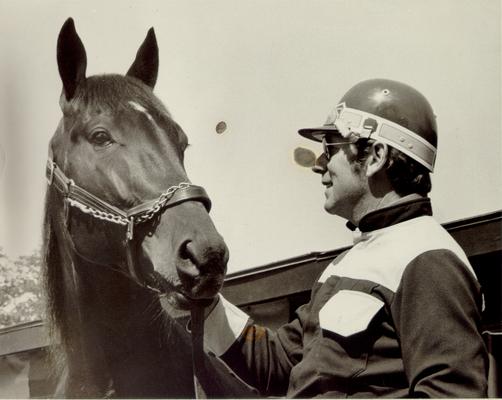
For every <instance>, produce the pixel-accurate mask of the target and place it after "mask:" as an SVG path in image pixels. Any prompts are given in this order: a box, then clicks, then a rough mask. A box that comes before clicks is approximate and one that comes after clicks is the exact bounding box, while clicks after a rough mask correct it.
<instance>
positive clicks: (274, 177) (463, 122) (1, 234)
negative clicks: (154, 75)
mask: <svg viewBox="0 0 502 400" xmlns="http://www.w3.org/2000/svg"><path fill="white" fill-rule="evenodd" d="M70 16H71V17H73V18H74V20H75V24H76V28H77V31H78V33H79V35H80V37H81V38H82V41H83V42H84V45H85V47H86V50H87V57H88V68H87V73H88V75H91V74H95V73H103V72H108V73H111V72H119V73H124V72H125V71H127V69H128V68H129V66H130V64H131V63H132V61H133V59H134V56H135V54H136V51H137V49H138V46H139V45H140V44H141V42H142V41H143V39H144V37H145V35H146V32H147V30H148V29H149V28H150V27H151V26H153V27H154V28H155V31H156V35H157V40H158V42H159V48H160V71H159V79H158V82H157V86H156V89H155V92H156V94H157V95H158V96H159V97H160V99H161V100H162V101H163V102H164V103H165V104H166V106H167V107H168V108H169V110H170V111H171V113H172V115H173V116H174V118H175V119H176V121H177V122H178V123H179V124H180V125H181V126H182V127H183V128H184V130H185V132H186V133H187V135H188V137H189V139H190V143H191V144H192V146H191V147H190V149H189V150H188V152H187V153H186V169H187V171H188V174H189V177H190V179H191V180H192V182H194V183H196V184H199V185H202V186H204V187H205V188H206V190H207V191H208V193H209V195H210V196H211V198H212V200H213V210H212V212H211V215H212V217H213V220H214V222H215V224H216V226H217V228H218V230H219V231H220V233H222V235H223V236H224V238H225V240H226V242H227V244H228V246H229V249H230V254H231V257H230V264H229V271H230V272H232V271H237V270H241V269H244V268H250V267H255V266H259V265H263V264H266V263H269V262H273V261H278V260H281V259H284V258H289V257H294V256H298V255H301V254H305V253H308V252H311V251H319V250H328V249H334V248H338V247H341V246H344V245H347V244H349V243H350V242H351V234H350V232H349V231H347V230H346V228H345V222H344V221H343V220H342V219H340V218H338V217H333V216H329V215H328V214H326V213H325V211H324V210H323V203H324V194H323V192H324V190H323V188H322V186H321V184H320V177H319V176H318V175H315V174H313V173H312V172H310V171H309V170H308V169H304V168H301V167H299V166H297V165H296V164H295V163H294V161H293V150H294V148H295V147H297V146H303V147H308V148H311V149H312V150H315V151H316V152H319V151H320V149H319V146H317V145H316V144H315V143H313V142H311V143H309V142H308V141H307V140H305V139H303V138H301V137H299V136H298V135H297V133H296V132H297V130H298V129H299V128H302V127H306V126H313V125H317V124H321V123H323V122H324V120H325V118H326V115H327V114H328V112H329V111H330V109H331V108H332V107H333V106H335V105H336V104H337V103H338V100H339V99H340V98H341V97H342V95H343V94H344V93H345V92H346V91H347V90H348V89H349V88H350V87H351V86H352V85H354V84H355V83H357V82H359V81H361V80H365V79H369V78H378V77H379V78H388V79H394V80H399V81H402V82H406V83H408V84H410V85H412V86H414V87H415V88H417V89H418V90H419V91H421V92H422V93H423V94H424V95H425V96H426V97H427V98H428V99H429V101H430V102H431V104H432V106H433V109H434V111H435V113H436V115H437V118H438V125H439V153H438V159H437V163H436V172H435V173H434V175H433V191H432V194H431V197H432V201H433V206H434V209H435V215H436V217H437V218H438V220H439V221H440V222H449V221H453V220H457V219H461V218H466V217H470V216H474V215H478V214H482V213H486V212H490V211H495V210H498V209H501V208H502V201H501V199H502V185H501V183H502V157H501V151H502V144H501V41H500V25H501V14H500V2H499V1H470V0H469V1H463V0H448V1H447V0H425V1H424V0H422V1H397V0H393V1H391V0H389V1H383V0H379V1H375V0H365V1H363V0H340V1H334V0H317V1H310V0H309V1H307V0H305V1H299V0H276V1H270V0H252V1H251V0H240V1H235V0H227V1H223V0H215V1H207V0H198V1H187V0H176V1H166V0H161V1H160V0H159V1H141V2H139V1H136V0H134V1H103V0H99V1H89V0H87V1H63V0H58V1H56V0H44V1H35V0H33V1H14V0H12V1H10V0H0V23H1V26H2V35H0V54H1V61H0V79H2V85H1V88H2V90H1V91H0V146H1V147H2V148H3V150H4V153H5V155H6V157H5V159H6V162H5V168H4V171H3V173H2V174H0V246H1V247H3V248H4V249H5V250H6V252H7V254H8V255H9V256H11V257H15V256H17V255H20V254H28V253H31V252H32V251H33V250H34V249H35V248H36V247H37V246H39V245H40V236H41V221H42V205H43V198H44V192H45V180H44V166H45V162H46V156H47V145H48V141H49V139H50V137H51V136H52V134H53V132H54V130H55V128H56V125H57V123H58V121H59V119H60V117H61V112H60V109H59V106H58V98H59V93H60V90H61V83H60V79H59V75H58V72H57V64H56V39H57V35H58V32H59V30H60V28H61V25H62V24H63V23H64V21H65V20H66V18H68V17H70ZM219 121H225V122H226V123H227V125H228V128H227V130H226V131H225V132H224V133H223V134H221V135H218V134H216V132H215V126H216V124H217V123H218V122H219ZM0 154H1V151H0ZM1 159H2V157H1V155H0V164H2V160H1Z"/></svg>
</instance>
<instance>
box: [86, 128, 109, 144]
mask: <svg viewBox="0 0 502 400" xmlns="http://www.w3.org/2000/svg"><path fill="white" fill-rule="evenodd" d="M90 141H91V143H92V144H94V145H95V146H100V147H105V146H109V145H110V144H112V143H113V139H112V137H111V136H110V134H109V133H108V132H106V131H95V132H92V133H91V136H90Z"/></svg>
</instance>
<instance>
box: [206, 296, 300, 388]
mask: <svg viewBox="0 0 502 400" xmlns="http://www.w3.org/2000/svg"><path fill="white" fill-rule="evenodd" d="M299 312H300V315H301V314H302V313H303V311H302V310H300V311H299ZM204 343H205V348H206V351H208V352H209V353H214V354H215V355H216V356H218V357H220V358H221V359H222V360H223V361H224V362H225V363H226V364H227V365H228V366H230V368H232V370H233V371H235V372H236V373H237V375H239V377H241V378H242V379H243V380H245V381H246V382H247V383H248V384H250V385H252V386H254V387H256V388H257V389H258V390H259V391H260V392H261V393H262V394H263V395H275V396H281V395H285V394H286V391H287V388H288V384H289V374H290V371H291V368H292V367H293V366H294V365H295V364H296V363H297V362H299V361H300V360H301V351H302V329H301V323H300V320H298V319H297V320H295V321H293V322H291V323H289V324H287V325H285V326H283V327H281V328H280V329H279V330H278V331H277V332H276V333H274V332H272V331H271V330H269V329H267V328H264V327H261V326H258V325H255V324H253V321H251V320H250V319H249V317H248V316H247V315H246V314H245V313H243V312H242V311H241V310H239V309H238V308H237V307H235V306H234V305H232V304H230V303H229V302H228V301H227V300H225V299H224V298H223V297H220V299H219V302H218V303H217V304H216V306H215V307H214V308H213V310H212V311H211V312H210V313H209V315H208V316H207V318H206V321H205V333H204Z"/></svg>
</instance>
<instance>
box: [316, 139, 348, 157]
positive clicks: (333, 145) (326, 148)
mask: <svg viewBox="0 0 502 400" xmlns="http://www.w3.org/2000/svg"><path fill="white" fill-rule="evenodd" d="M355 142H357V138H355V140H354V139H353V140H343V139H342V140H340V141H337V142H329V143H328V142H327V141H326V138H323V139H322V149H323V152H324V155H325V156H326V158H327V159H328V161H329V160H330V159H331V157H333V156H334V155H335V154H336V153H337V152H338V150H340V147H342V146H344V145H346V144H352V143H355Z"/></svg>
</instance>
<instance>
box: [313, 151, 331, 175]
mask: <svg viewBox="0 0 502 400" xmlns="http://www.w3.org/2000/svg"><path fill="white" fill-rule="evenodd" d="M327 167H328V157H326V154H324V153H322V154H321V155H320V156H319V157H317V158H316V160H315V163H314V166H313V167H312V171H313V172H315V173H316V174H321V175H322V174H324V173H325V172H326V169H327Z"/></svg>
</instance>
